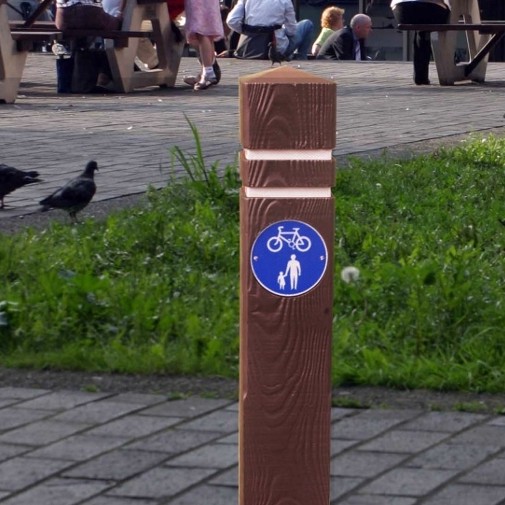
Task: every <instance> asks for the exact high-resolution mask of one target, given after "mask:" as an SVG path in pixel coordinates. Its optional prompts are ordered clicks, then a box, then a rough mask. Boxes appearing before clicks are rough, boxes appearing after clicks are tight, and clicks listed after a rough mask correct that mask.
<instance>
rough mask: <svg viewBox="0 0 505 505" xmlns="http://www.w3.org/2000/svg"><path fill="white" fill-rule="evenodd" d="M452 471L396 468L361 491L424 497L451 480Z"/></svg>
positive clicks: (453, 472)
mask: <svg viewBox="0 0 505 505" xmlns="http://www.w3.org/2000/svg"><path fill="white" fill-rule="evenodd" d="M455 474H456V472H455V471H452V470H427V469H424V468H416V469H412V468H395V469H393V470H391V471H389V472H388V473H386V474H384V475H383V476H381V477H379V478H378V479H377V480H374V481H373V482H372V483H370V484H368V485H367V486H365V487H364V488H363V489H361V490H360V491H361V492H362V493H364V494H379V495H393V496H423V495H426V494H427V493H429V492H430V491H432V490H433V489H435V488H436V487H438V486H440V485H442V484H443V483H444V482H446V481H448V480H449V479H451V478H452V477H453V476H454V475H455Z"/></svg>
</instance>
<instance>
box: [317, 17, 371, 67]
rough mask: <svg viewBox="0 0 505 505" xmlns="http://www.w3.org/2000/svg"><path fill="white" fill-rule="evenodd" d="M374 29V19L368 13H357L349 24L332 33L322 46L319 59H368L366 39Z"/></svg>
mask: <svg viewBox="0 0 505 505" xmlns="http://www.w3.org/2000/svg"><path fill="white" fill-rule="evenodd" d="M371 31H372V20H371V19H370V17H369V16H367V15H366V14H356V15H355V16H354V17H353V18H352V19H351V23H350V25H349V26H346V27H344V28H342V29H341V30H337V31H336V32H335V33H333V34H332V35H330V36H329V37H328V39H327V40H326V42H325V43H324V44H323V46H322V47H321V50H320V51H319V54H318V55H317V58H318V59H326V60H358V61H359V60H366V48H365V39H366V38H367V37H368V36H369V35H370V33H371Z"/></svg>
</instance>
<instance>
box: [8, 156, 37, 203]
mask: <svg viewBox="0 0 505 505" xmlns="http://www.w3.org/2000/svg"><path fill="white" fill-rule="evenodd" d="M38 176H39V173H38V172H36V171H35V170H31V171H29V172H25V171H23V170H18V169H17V168H14V167H9V166H8V165H4V164H3V163H0V209H3V208H4V207H5V205H4V196H5V195H8V194H9V193H12V192H13V191H14V190H16V189H18V188H21V187H23V186H26V184H32V183H34V182H40V179H38Z"/></svg>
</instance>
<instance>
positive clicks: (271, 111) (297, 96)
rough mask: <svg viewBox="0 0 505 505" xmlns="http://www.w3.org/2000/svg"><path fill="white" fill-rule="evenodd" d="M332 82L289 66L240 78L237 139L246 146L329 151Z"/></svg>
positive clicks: (333, 98)
mask: <svg viewBox="0 0 505 505" xmlns="http://www.w3.org/2000/svg"><path fill="white" fill-rule="evenodd" d="M336 88H337V87H336V84H335V82H333V81H329V80H327V79H322V78H320V77H316V76H313V75H312V74H309V73H307V72H303V71H301V70H297V69H293V68H291V67H285V66H283V67H279V68H276V69H273V70H267V71H265V72H260V73H258V74H253V75H251V76H247V77H241V78H240V79H239V93H240V139H241V142H242V146H243V147H244V148H248V149H333V147H335V132H336V114H337V113H336Z"/></svg>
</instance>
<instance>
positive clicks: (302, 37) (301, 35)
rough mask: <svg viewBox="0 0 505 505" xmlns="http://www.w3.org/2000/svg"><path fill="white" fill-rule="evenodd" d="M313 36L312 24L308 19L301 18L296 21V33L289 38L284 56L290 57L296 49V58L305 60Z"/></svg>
mask: <svg viewBox="0 0 505 505" xmlns="http://www.w3.org/2000/svg"><path fill="white" fill-rule="evenodd" d="M313 37H314V24H313V23H312V21H311V20H310V19H302V20H301V21H298V23H296V33H295V34H294V35H293V36H292V37H290V38H289V45H288V48H287V50H286V53H285V57H286V58H288V59H291V58H292V57H293V53H294V52H295V51H296V53H297V54H296V59H297V60H306V59H307V55H308V54H309V52H310V45H311V44H312V39H313Z"/></svg>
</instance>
